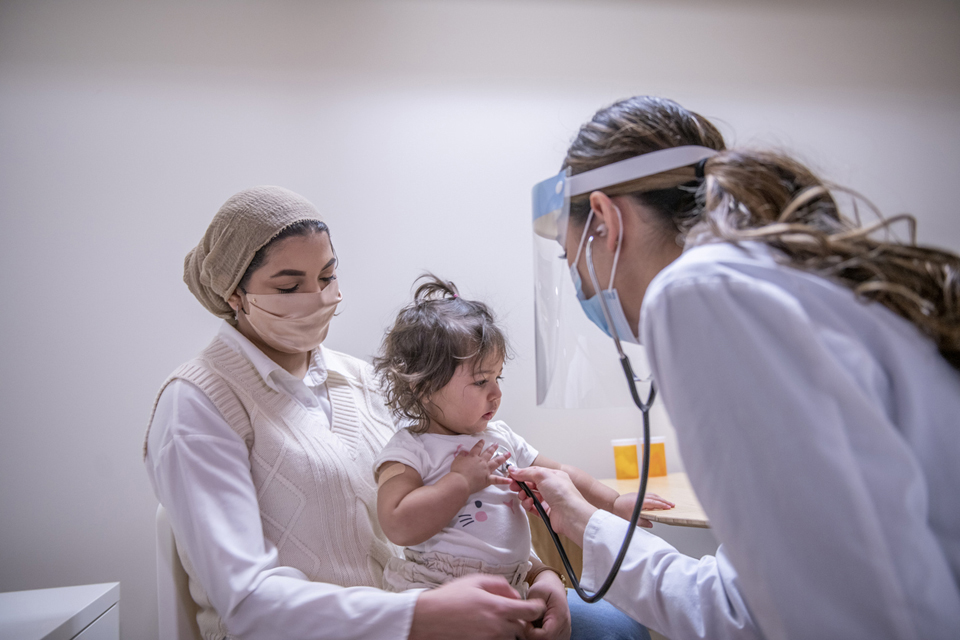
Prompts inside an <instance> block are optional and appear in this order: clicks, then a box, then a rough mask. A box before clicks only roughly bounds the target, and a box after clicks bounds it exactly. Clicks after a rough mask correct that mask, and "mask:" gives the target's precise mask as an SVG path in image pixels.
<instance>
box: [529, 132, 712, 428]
mask: <svg viewBox="0 0 960 640" xmlns="http://www.w3.org/2000/svg"><path fill="white" fill-rule="evenodd" d="M715 154H716V151H714V150H713V149H708V148H706V147H697V146H685V147H673V148H670V149H663V150H661V151H655V152H652V153H647V154H643V155H640V156H636V157H633V158H628V159H626V160H622V161H620V162H615V163H613V164H609V165H606V166H603V167H600V168H598V169H593V170H591V171H586V172H584V173H580V174H577V175H575V176H569V175H567V173H566V172H565V171H564V172H560V173H559V174H557V175H556V176H554V177H552V178H549V179H547V180H544V181H543V182H540V183H538V184H537V185H535V186H534V188H533V230H534V236H533V259H534V323H535V328H536V365H537V404H538V405H544V406H548V407H554V408H567V409H570V408H607V407H621V406H628V405H632V404H633V400H632V399H631V395H630V391H629V389H628V388H627V387H625V385H624V384H623V375H624V369H623V368H622V366H621V363H620V362H619V361H618V359H617V357H614V356H620V357H622V356H623V355H626V356H627V358H629V360H630V361H631V362H632V363H633V367H634V372H635V374H636V376H637V377H639V378H644V377H649V371H650V370H649V365H648V364H647V359H646V354H645V352H644V350H643V347H641V346H639V345H635V344H629V343H628V342H626V341H622V340H619V339H617V337H616V336H617V333H618V332H617V331H616V330H614V331H613V332H612V336H613V339H612V340H611V337H610V336H608V335H606V334H605V333H604V332H603V331H602V330H601V329H600V328H599V327H598V326H597V325H595V324H594V323H593V322H591V320H590V319H588V317H587V315H586V314H585V313H584V311H583V309H582V308H581V304H580V300H579V299H578V298H577V292H576V289H575V287H574V283H573V279H572V278H571V272H570V267H569V265H568V264H567V260H566V258H565V257H564V249H565V247H566V246H567V242H566V241H567V234H568V232H571V229H570V225H569V222H570V200H571V198H574V197H576V196H582V195H585V194H589V193H591V192H593V191H599V190H603V189H606V188H610V187H615V186H617V185H622V184H624V183H627V182H631V181H634V180H638V179H640V178H644V177H647V176H652V175H656V174H658V173H662V172H664V171H669V170H671V169H678V168H680V167H686V166H690V165H694V164H696V163H698V162H700V161H701V160H704V159H705V158H709V157H710V156H712V155H715ZM576 231H577V232H579V231H580V229H576ZM584 240H585V242H584V245H585V246H584V247H583V251H584V253H585V254H586V261H587V265H588V267H592V255H591V251H590V250H589V249H590V246H589V245H590V242H591V240H592V238H590V237H587V238H584ZM588 271H590V272H591V273H589V274H586V273H584V274H582V276H581V277H583V278H584V279H586V278H587V277H588V276H589V277H590V278H591V281H592V283H593V287H594V290H595V291H597V292H598V296H601V297H604V298H605V300H609V299H610V298H609V297H607V296H605V295H603V293H602V292H605V291H606V290H607V289H608V288H610V287H612V283H608V282H605V281H599V282H598V281H597V280H596V274H595V273H592V271H593V270H592V269H588ZM603 313H604V316H605V317H606V320H607V323H608V326H610V325H611V324H613V322H612V318H611V316H610V313H609V308H608V307H607V306H604V308H603ZM632 331H633V332H636V331H637V327H632ZM611 343H613V344H611Z"/></svg>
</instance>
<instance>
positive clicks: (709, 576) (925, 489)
mask: <svg viewBox="0 0 960 640" xmlns="http://www.w3.org/2000/svg"><path fill="white" fill-rule="evenodd" d="M684 147H686V148H688V149H690V148H693V147H695V148H700V151H698V150H697V149H693V151H694V152H695V153H696V154H699V155H701V156H702V159H699V160H695V161H692V162H691V161H690V160H689V159H687V160H686V161H680V162H679V164H677V162H676V160H677V158H678V157H680V156H683V155H684V154H685V153H686V151H676V149H679V148H684ZM629 159H635V160H636V161H635V162H633V163H630V162H627V163H625V164H621V165H620V167H621V168H623V167H627V169H626V170H627V171H628V172H629V171H630V170H632V169H630V167H633V168H636V167H641V166H643V167H645V169H644V170H643V171H639V174H637V173H636V172H635V173H634V174H632V175H622V176H621V179H618V180H614V182H615V184H609V181H608V182H607V184H606V186H602V187H598V188H588V189H587V190H586V191H585V192H584V193H583V194H582V195H580V196H572V197H571V201H570V209H569V225H568V226H567V228H566V233H565V235H562V238H563V242H562V243H563V244H564V248H565V250H566V258H567V262H568V264H569V265H570V266H571V267H572V268H573V271H572V272H571V273H572V274H575V281H576V279H577V278H579V280H580V281H581V282H582V285H581V286H582V299H583V301H584V303H585V307H586V308H587V309H588V310H589V309H590V308H591V305H592V301H595V300H594V297H595V296H596V294H597V289H599V288H602V289H604V290H607V289H612V290H613V291H611V292H609V294H608V293H605V294H604V298H605V299H606V301H608V302H609V305H608V306H610V307H611V308H610V309H609V312H610V318H609V319H608V318H607V317H606V315H605V314H600V313H593V314H592V315H591V317H592V319H593V320H594V322H597V323H598V324H600V325H602V328H604V329H605V330H606V331H607V332H608V333H609V332H611V331H613V330H617V328H616V327H625V330H624V331H623V333H620V331H618V333H620V338H621V339H623V340H630V341H632V342H636V341H639V342H641V343H642V344H643V345H644V346H645V348H646V349H647V354H648V356H649V361H650V364H651V367H652V370H653V378H654V381H655V383H656V386H657V388H658V390H659V393H660V396H661V398H662V399H663V401H664V403H665V405H666V408H667V411H668V413H669V415H670V417H671V420H672V422H673V424H674V426H675V428H676V432H677V439H678V442H679V446H680V452H681V454H682V456H683V459H684V462H685V466H686V469H687V473H688V475H689V477H690V481H691V484H692V485H693V488H694V490H695V491H696V493H697V496H698V498H699V499H700V501H701V503H702V504H703V507H704V510H705V511H706V513H707V515H708V516H709V518H710V522H711V527H712V528H713V531H714V533H715V534H716V537H717V539H718V540H719V541H720V543H721V545H720V548H719V549H718V552H717V554H716V556H715V557H714V556H707V557H705V558H703V559H701V560H696V559H693V558H689V557H686V556H683V555H682V554H680V553H678V552H677V551H676V550H675V549H674V548H672V547H671V546H670V545H668V544H666V543H665V542H663V541H662V540H660V539H659V538H657V537H655V536H653V535H650V534H649V533H646V532H644V531H640V530H638V531H636V533H635V535H634V538H633V543H632V545H631V547H630V551H629V553H628V555H627V556H626V560H625V561H624V563H623V566H622V568H621V569H620V573H619V577H618V578H617V579H616V581H615V582H614V584H613V587H612V589H611V590H610V591H609V592H608V594H607V596H606V598H607V600H609V601H611V602H613V603H614V604H615V605H616V606H618V607H619V608H621V609H622V610H624V611H627V612H629V613H630V614H631V615H632V616H633V617H634V618H635V619H637V620H639V621H641V622H643V623H644V624H645V625H647V626H648V627H649V628H651V629H653V630H655V631H659V632H660V633H663V634H664V635H666V636H668V637H670V638H674V640H679V639H680V638H718V639H722V638H758V637H769V638H846V639H848V640H849V639H854V638H916V639H919V638H955V637H957V630H958V629H960V589H958V585H960V501H958V499H957V487H960V431H958V429H960V258H958V257H957V256H956V255H954V254H952V253H950V252H947V251H941V250H936V249H932V248H923V247H918V246H916V245H915V244H913V243H905V242H896V241H892V240H887V239H877V238H875V234H872V233H871V231H876V230H878V229H870V228H866V229H864V228H861V227H860V226H859V225H858V224H856V223H854V222H851V221H849V220H847V219H845V218H844V217H843V216H841V215H840V212H839V210H838V205H837V202H836V201H835V200H834V197H833V196H832V195H831V191H830V190H829V189H828V188H827V186H826V185H825V184H824V183H823V182H822V181H821V180H819V179H818V178H817V177H816V176H815V175H813V174H812V173H811V172H810V171H809V170H808V169H807V168H805V167H804V166H803V165H802V164H800V163H799V162H797V161H795V160H793V159H791V158H789V157H787V156H785V155H782V154H776V153H765V152H754V151H746V150H735V149H726V148H725V145H724V142H723V139H722V137H721V135H720V133H719V132H718V131H717V129H716V128H715V127H714V126H713V125H712V124H711V123H710V122H709V121H707V120H706V119H705V118H703V117H702V116H700V115H698V114H696V113H692V112H690V111H687V110H686V109H684V108H683V107H681V106H680V105H678V104H676V103H674V102H672V101H669V100H663V99H658V98H649V97H639V98H632V99H628V100H624V101H622V102H618V103H616V104H614V105H612V106H610V107H608V108H605V109H602V110H601V111H599V112H598V113H597V114H596V115H595V116H594V117H593V119H592V120H591V121H590V122H588V123H586V124H585V125H583V126H582V127H581V129H580V132H579V134H578V136H577V137H576V139H575V140H574V142H573V144H572V145H571V147H570V149H569V151H568V153H567V157H566V160H565V161H564V168H568V169H569V173H570V174H571V175H573V176H576V175H578V174H581V173H586V172H588V171H591V170H596V169H599V168H601V167H606V166H607V165H612V164H613V163H618V162H621V161H627V160H629ZM639 159H642V160H639ZM658 164H659V165H660V166H659V168H657V165H658ZM628 165H629V167H628ZM614 173H616V171H615V170H613V169H611V170H608V171H606V172H605V175H608V176H609V175H613V174H614ZM594 175H597V174H594ZM582 182H584V183H588V182H589V180H587V179H586V178H584V180H582ZM885 224H886V223H884V224H881V225H879V230H880V231H885V229H883V227H884V226H885ZM587 244H590V245H592V252H587V251H586V250H585V246H586V245H587ZM588 253H592V258H593V266H594V268H595V274H596V278H595V279H594V278H593V277H591V274H590V270H589V269H588V264H587V260H588V257H587V255H588ZM614 274H615V275H614ZM614 291H615V292H616V293H617V294H619V302H618V301H617V296H616V295H613V293H614ZM608 320H609V321H610V322H612V323H613V324H614V325H616V327H614V328H611V327H609V326H606V325H607V322H608ZM618 320H619V322H618ZM515 478H517V479H520V480H525V481H531V482H533V483H534V484H536V485H537V487H538V490H539V491H540V493H541V495H542V496H543V498H544V499H545V501H546V502H547V503H548V504H549V506H550V517H551V519H552V521H553V524H554V528H557V529H559V530H560V531H561V532H562V533H565V534H566V535H567V536H569V537H570V538H571V539H573V540H575V541H577V542H580V543H582V546H583V549H584V583H585V586H586V587H587V588H596V586H597V583H598V582H599V581H601V580H603V578H604V576H606V574H607V571H608V570H609V568H610V567H611V565H612V563H613V559H614V557H615V556H616V553H617V551H618V550H619V547H620V542H621V540H622V539H623V535H624V532H625V527H626V526H628V523H626V522H624V521H622V520H619V519H617V518H615V517H612V516H610V515H608V514H605V513H604V512H598V511H597V510H596V509H594V508H593V507H591V506H590V505H589V504H588V503H587V502H586V501H584V500H583V499H582V498H581V497H580V496H579V494H577V492H576V490H575V489H574V488H573V487H572V485H571V484H570V482H569V480H568V479H567V478H566V477H564V475H563V473H562V472H556V471H552V470H548V469H537V468H529V469H522V470H516V471H515ZM515 488H517V487H516V486H515ZM520 496H521V498H525V497H526V496H524V495H523V494H520ZM526 506H527V508H528V509H529V508H530V507H531V501H530V500H529V499H527V500H526Z"/></svg>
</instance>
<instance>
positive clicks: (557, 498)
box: [510, 467, 597, 547]
mask: <svg viewBox="0 0 960 640" xmlns="http://www.w3.org/2000/svg"><path fill="white" fill-rule="evenodd" d="M510 477H511V478H512V479H513V480H514V482H511V483H510V490H511V491H516V492H517V496H518V497H519V498H520V503H521V504H522V505H523V507H524V509H526V510H527V511H535V509H536V508H535V507H534V506H533V500H531V499H530V497H529V496H528V495H527V494H526V493H525V492H524V491H523V489H521V488H520V485H519V484H517V482H516V481H517V480H520V481H522V482H525V483H526V485H527V487H529V488H530V490H531V491H533V492H534V494H535V495H536V496H537V499H538V500H540V502H541V503H543V508H544V511H546V512H547V515H548V516H550V526H552V527H553V530H554V531H556V532H557V533H562V534H563V535H565V536H567V537H568V538H570V539H571V540H573V541H574V542H575V543H576V544H577V545H578V546H581V547H582V546H583V531H584V529H586V527H587V522H588V521H589V520H590V517H591V516H592V515H593V514H594V513H596V511H597V508H596V507H594V506H593V505H592V504H590V503H589V502H587V501H586V500H585V499H584V497H583V496H582V495H580V492H579V491H577V488H576V487H575V486H574V485H573V481H572V480H570V476H569V475H567V474H566V472H564V471H560V470H558V469H546V468H544V467H527V468H526V469H517V468H515V467H511V468H510Z"/></svg>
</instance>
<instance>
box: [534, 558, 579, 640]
mask: <svg viewBox="0 0 960 640" xmlns="http://www.w3.org/2000/svg"><path fill="white" fill-rule="evenodd" d="M532 599H538V600H543V602H544V604H546V605H547V610H546V611H545V612H544V614H543V623H542V624H541V626H540V628H539V629H537V628H534V627H529V628H528V629H527V633H526V635H525V636H524V638H525V639H526V640H568V639H569V638H570V628H571V627H570V607H569V606H568V605H567V590H566V589H565V588H564V586H563V582H561V581H560V576H558V575H557V574H555V573H554V572H553V571H541V572H540V574H539V575H538V576H537V577H536V578H535V579H534V581H533V584H532V585H530V590H529V591H528V592H527V600H532Z"/></svg>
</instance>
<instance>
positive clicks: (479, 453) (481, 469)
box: [450, 440, 510, 495]
mask: <svg viewBox="0 0 960 640" xmlns="http://www.w3.org/2000/svg"><path fill="white" fill-rule="evenodd" d="M499 448H500V445H498V444H496V443H494V444H492V445H490V446H489V447H487V449H486V450H484V448H483V440H477V443H476V444H475V445H473V448H472V449H470V450H469V451H467V450H466V449H463V450H461V451H459V452H458V453H457V455H456V457H455V458H454V459H453V464H451V465H450V473H457V474H459V475H461V476H463V479H464V480H466V481H467V487H468V489H469V495H473V494H474V493H476V492H477V491H480V490H482V489H485V488H486V487H489V486H490V485H491V484H508V483H509V482H510V481H509V480H508V479H507V478H504V477H503V476H501V475H498V474H497V469H498V468H499V467H500V465H502V464H503V463H504V462H505V461H506V460H507V459H508V458H509V457H510V453H509V452H507V453H505V454H503V455H499V456H495V455H494V454H495V453H496V452H497V449H499Z"/></svg>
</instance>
